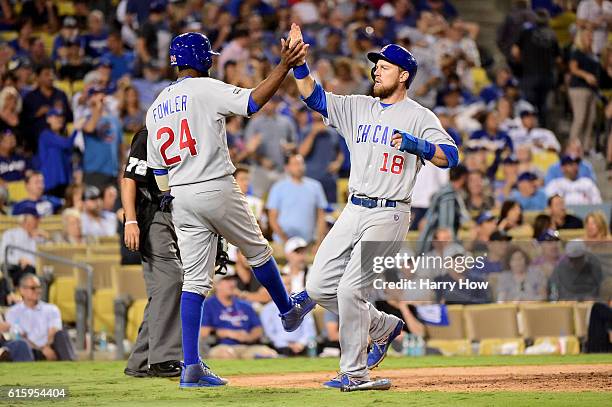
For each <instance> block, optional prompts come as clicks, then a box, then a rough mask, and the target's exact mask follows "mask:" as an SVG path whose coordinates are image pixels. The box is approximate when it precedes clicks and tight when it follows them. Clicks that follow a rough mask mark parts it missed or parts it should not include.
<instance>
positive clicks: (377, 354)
mask: <svg viewBox="0 0 612 407" xmlns="http://www.w3.org/2000/svg"><path fill="white" fill-rule="evenodd" d="M402 329H404V321H399V322H398V323H397V326H396V327H395V329H394V330H393V332H391V334H390V335H389V336H388V337H387V339H386V340H385V341H383V342H372V348H371V349H370V352H369V353H368V369H374V368H375V367H377V366H378V365H380V364H381V363H382V361H383V360H384V359H385V356H387V351H388V350H389V346H391V343H393V340H394V339H395V338H397V337H398V336H399V334H401V333H402Z"/></svg>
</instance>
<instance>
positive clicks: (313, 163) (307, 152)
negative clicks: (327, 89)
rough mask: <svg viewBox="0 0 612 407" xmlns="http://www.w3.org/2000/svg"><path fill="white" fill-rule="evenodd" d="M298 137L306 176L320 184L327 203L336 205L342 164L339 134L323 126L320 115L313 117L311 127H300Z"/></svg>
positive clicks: (342, 157)
mask: <svg viewBox="0 0 612 407" xmlns="http://www.w3.org/2000/svg"><path fill="white" fill-rule="evenodd" d="M300 114H301V115H304V114H307V113H305V112H301V113H300ZM300 135H303V136H304V138H303V139H302V140H301V142H300V147H299V152H300V154H301V155H302V156H303V157H304V161H305V163H306V176H307V177H310V178H313V179H315V180H317V181H319V182H320V183H321V185H322V186H323V190H324V191H325V197H326V198H327V202H329V203H336V196H337V195H336V181H337V180H338V171H339V170H340V166H341V165H342V163H343V162H344V154H342V150H341V149H340V143H339V139H340V136H339V134H338V133H337V132H335V131H334V130H330V129H328V128H327V126H325V123H323V117H322V116H321V115H314V116H313V123H312V124H311V125H306V126H301V128H300Z"/></svg>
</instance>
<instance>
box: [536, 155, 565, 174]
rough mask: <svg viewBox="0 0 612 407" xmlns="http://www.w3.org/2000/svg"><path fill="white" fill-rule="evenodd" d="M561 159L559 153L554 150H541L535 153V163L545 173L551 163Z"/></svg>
mask: <svg viewBox="0 0 612 407" xmlns="http://www.w3.org/2000/svg"><path fill="white" fill-rule="evenodd" d="M558 161H559V154H557V153H555V152H553V151H539V152H537V153H534V154H533V165H534V166H535V167H536V168H537V169H539V170H540V171H542V172H543V173H544V174H546V172H547V171H548V169H549V168H550V166H551V165H553V164H556V163H557V162H558Z"/></svg>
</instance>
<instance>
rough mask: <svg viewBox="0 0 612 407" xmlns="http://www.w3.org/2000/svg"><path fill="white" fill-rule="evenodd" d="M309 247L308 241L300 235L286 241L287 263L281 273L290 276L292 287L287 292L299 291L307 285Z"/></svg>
mask: <svg viewBox="0 0 612 407" xmlns="http://www.w3.org/2000/svg"><path fill="white" fill-rule="evenodd" d="M307 248H308V242H306V240H304V239H302V238H301V237H299V236H294V237H292V238H290V239H289V240H287V242H286V243H285V248H284V249H285V257H286V258H287V264H286V265H285V267H283V269H282V270H281V273H282V274H285V275H287V276H289V281H290V287H289V288H290V289H289V290H288V291H287V292H290V293H297V292H300V291H303V290H304V287H305V286H306V274H307V273H308V264H307V263H306V251H307Z"/></svg>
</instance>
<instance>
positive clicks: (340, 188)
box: [336, 178, 348, 204]
mask: <svg viewBox="0 0 612 407" xmlns="http://www.w3.org/2000/svg"><path fill="white" fill-rule="evenodd" d="M336 197H337V201H336V202H338V204H342V203H345V202H348V178H338V180H337V181H336Z"/></svg>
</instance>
